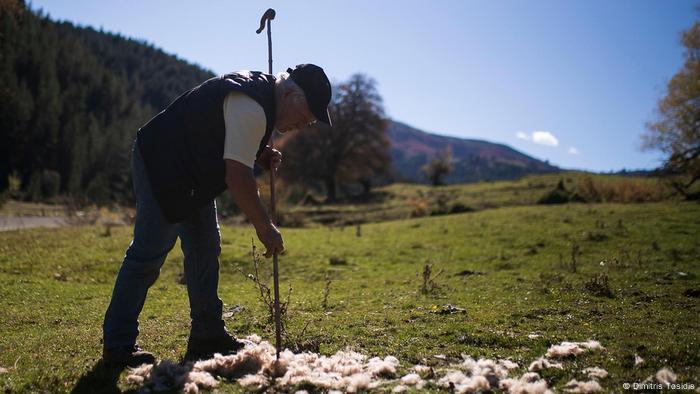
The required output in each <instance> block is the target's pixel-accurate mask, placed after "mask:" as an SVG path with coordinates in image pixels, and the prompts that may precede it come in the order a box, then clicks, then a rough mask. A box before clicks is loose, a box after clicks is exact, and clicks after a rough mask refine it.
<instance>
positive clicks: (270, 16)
mask: <svg viewBox="0 0 700 394" xmlns="http://www.w3.org/2000/svg"><path fill="white" fill-rule="evenodd" d="M273 19H275V10H273V9H272V8H268V9H267V11H265V13H264V14H263V16H262V18H260V28H258V30H256V31H255V32H256V33H258V34H260V33H262V31H263V30H264V29H265V21H267V20H273Z"/></svg>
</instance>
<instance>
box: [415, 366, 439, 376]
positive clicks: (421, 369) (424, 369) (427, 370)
mask: <svg viewBox="0 0 700 394" xmlns="http://www.w3.org/2000/svg"><path fill="white" fill-rule="evenodd" d="M411 369H412V370H413V371H414V372H415V373H417V374H418V375H420V377H421V378H429V377H432V376H433V375H434V374H435V372H434V371H433V368H431V367H429V366H427V365H420V364H416V365H414V366H413V368H411Z"/></svg>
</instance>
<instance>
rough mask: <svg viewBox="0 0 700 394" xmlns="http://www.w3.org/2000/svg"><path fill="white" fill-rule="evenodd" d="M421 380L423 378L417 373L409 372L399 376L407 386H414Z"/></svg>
mask: <svg viewBox="0 0 700 394" xmlns="http://www.w3.org/2000/svg"><path fill="white" fill-rule="evenodd" d="M422 381H423V379H421V377H420V375H418V374H417V373H409V374H408V375H406V376H404V377H402V378H401V383H402V384H405V385H409V386H415V385H417V384H418V383H420V382H422Z"/></svg>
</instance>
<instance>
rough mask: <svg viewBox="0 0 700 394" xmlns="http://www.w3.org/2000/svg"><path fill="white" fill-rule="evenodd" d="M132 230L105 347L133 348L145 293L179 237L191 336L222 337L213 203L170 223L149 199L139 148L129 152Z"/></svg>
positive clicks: (109, 312) (218, 238) (218, 247)
mask: <svg viewBox="0 0 700 394" xmlns="http://www.w3.org/2000/svg"><path fill="white" fill-rule="evenodd" d="M132 169H133V178H134V192H135V194H136V224H135V225H134V239H133V241H132V242H131V245H129V248H128V249H127V251H126V255H125V256H124V261H123V262H122V265H121V268H120V269H119V274H118V276H117V280H116V283H115V284H114V290H113V292H112V301H111V302H110V304H109V307H108V308H107V313H106V314H105V320H104V324H103V335H104V347H105V348H107V349H109V348H113V347H121V346H133V345H134V344H135V343H136V337H137V336H138V333H139V329H138V326H139V323H138V316H139V314H140V313H141V310H142V309H143V304H144V302H145V300H146V294H147V293H148V289H149V287H151V285H153V283H155V281H156V279H158V275H159V274H160V268H161V267H162V265H163V262H164V261H165V257H166V256H167V255H168V252H170V250H171V249H172V248H173V246H175V241H176V240H177V237H180V243H181V246H182V252H183V254H184V256H185V261H184V266H185V267H184V268H185V279H186V282H187V294H188V296H189V301H190V318H191V319H192V327H191V332H190V335H191V336H192V337H196V338H208V337H215V336H218V335H221V334H222V333H223V332H225V329H224V322H223V320H222V319H221V312H222V306H223V304H222V302H221V300H220V299H219V296H218V294H217V288H218V285H219V254H220V253H221V242H220V241H221V235H220V233H219V223H218V221H217V217H216V202H215V201H214V200H212V202H211V203H210V204H208V205H207V206H205V207H203V208H201V209H200V210H198V211H197V212H192V214H191V215H190V216H189V217H188V218H187V219H185V220H184V221H183V222H181V223H176V224H173V223H169V222H168V221H167V220H166V219H165V217H163V214H162V213H161V210H160V207H159V206H158V202H157V201H156V199H155V197H154V196H153V191H152V190H151V185H150V183H149V181H148V176H147V175H146V170H145V167H144V164H143V159H142V157H141V153H140V151H139V148H138V145H137V144H134V148H133V151H132Z"/></svg>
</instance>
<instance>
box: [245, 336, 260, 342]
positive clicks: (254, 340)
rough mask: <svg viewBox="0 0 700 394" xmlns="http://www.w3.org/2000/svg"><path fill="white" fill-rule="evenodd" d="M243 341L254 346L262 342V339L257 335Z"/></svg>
mask: <svg viewBox="0 0 700 394" xmlns="http://www.w3.org/2000/svg"><path fill="white" fill-rule="evenodd" d="M245 339H246V340H248V341H250V342H252V343H256V344H257V343H260V342H262V338H260V335H258V334H250V335H248V336H247V337H245Z"/></svg>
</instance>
